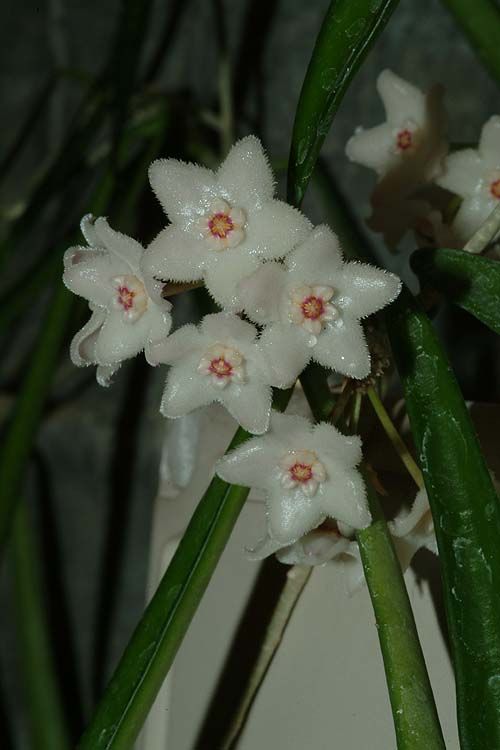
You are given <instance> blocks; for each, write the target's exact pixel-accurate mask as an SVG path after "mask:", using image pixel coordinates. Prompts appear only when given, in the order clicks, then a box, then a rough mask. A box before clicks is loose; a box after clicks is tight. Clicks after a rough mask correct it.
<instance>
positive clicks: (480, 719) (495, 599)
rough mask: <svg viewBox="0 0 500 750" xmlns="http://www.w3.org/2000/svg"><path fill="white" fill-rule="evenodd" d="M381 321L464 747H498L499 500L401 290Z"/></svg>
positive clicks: (441, 361) (456, 398) (442, 368)
mask: <svg viewBox="0 0 500 750" xmlns="http://www.w3.org/2000/svg"><path fill="white" fill-rule="evenodd" d="M386 319H387V325H388V331H389V335H390V339H391V344H392V347H393V351H394V355H395V358H396V364H397V366H398V370H399V373H400V376H401V380H402V382H403V386H404V390H405V395H406V406H407V410H408V415H409V418H410V423H411V430H412V434H413V438H414V441H415V446H416V450H417V453H418V457H419V461H420V466H421V468H422V472H423V475H424V479H425V485H426V489H427V493H428V496H429V501H430V503H431V508H432V514H433V517H434V527H435V531H436V538H437V542H438V546H439V555H440V560H441V568H442V576H443V587H444V596H445V603H446V614H447V620H448V627H449V632H450V638H451V646H452V653H453V663H454V667H455V677H456V684H457V706H458V724H459V731H460V738H461V747H462V750H484V749H485V748H494V747H500V687H499V685H500V596H499V593H498V592H499V591H500V544H499V539H500V504H499V500H498V497H497V494H496V492H495V489H494V487H493V484H492V481H491V478H490V475H489V473H488V467H487V466H486V464H485V461H484V458H483V455H482V453H481V449H480V446H479V442H478V439H477V436H476V434H475V432H474V428H473V425H472V422H471V418H470V415H469V413H468V411H467V407H466V405H465V403H464V400H463V398H462V394H461V393H460V389H459V387H458V384H457V382H456V380H455V378H454V375H453V373H452V370H451V368H450V365H449V363H448V360H447V358H446V355H445V354H444V352H443V350H442V348H441V346H440V344H439V341H438V339H437V337H436V334H435V332H434V330H433V327H432V325H431V322H430V321H429V319H428V317H427V316H426V315H425V313H423V312H422V311H421V310H420V309H419V308H418V306H417V305H416V303H415V301H414V299H413V298H412V295H411V294H410V293H409V292H407V291H406V290H404V291H403V292H402V294H401V295H400V297H399V298H398V300H396V302H395V303H393V304H392V305H391V307H389V308H388V312H387V315H386Z"/></svg>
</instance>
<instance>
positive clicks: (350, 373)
mask: <svg viewBox="0 0 500 750" xmlns="http://www.w3.org/2000/svg"><path fill="white" fill-rule="evenodd" d="M312 356H313V359H315V360H316V362H319V364H320V365H323V367H328V368H330V369H332V370H336V371H337V372H340V373H341V374H342V375H346V376H347V377H350V378H357V379H359V380H360V379H363V378H366V377H367V376H368V375H369V373H370V352H369V350H368V345H367V343H366V339H365V335H364V332H363V329H362V327H361V325H360V324H359V323H358V322H357V321H356V320H350V319H348V318H344V319H343V320H342V321H338V322H337V323H336V324H335V325H332V326H330V328H329V329H328V330H326V331H323V333H322V334H321V336H320V337H319V338H318V343H317V344H316V346H315V347H313V349H312Z"/></svg>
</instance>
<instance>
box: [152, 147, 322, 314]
mask: <svg viewBox="0 0 500 750" xmlns="http://www.w3.org/2000/svg"><path fill="white" fill-rule="evenodd" d="M149 174H150V181H151V185H152V187H153V190H154V191H155V193H156V195H157V197H158V199H159V201H160V203H161V204H162V206H163V208H164V209H165V212H166V213H167V215H168V218H169V219H170V222H171V224H170V225H169V226H168V227H167V228H166V229H164V230H163V231H162V232H160V234H159V235H158V237H157V238H156V239H155V240H154V241H153V242H152V244H151V245H150V247H149V248H148V252H147V257H146V261H145V262H146V267H147V270H148V273H150V274H152V275H153V276H155V277H156V278H160V279H163V280H165V281H166V280H172V281H197V280H200V279H204V281H205V284H206V286H207V288H208V290H209V292H210V293H211V294H212V296H213V297H214V299H215V300H216V302H218V303H219V304H220V305H222V306H223V307H225V308H227V309H231V310H236V309H238V307H239V303H238V299H237V295H236V285H237V284H238V282H239V281H240V280H241V279H242V278H244V277H245V276H248V275H249V274H251V273H252V272H253V271H255V269H256V268H257V267H258V266H259V264H260V263H261V262H262V261H263V260H268V259H270V258H280V257H282V256H284V255H286V254H287V253H288V252H289V251H290V250H291V249H292V247H293V246H294V245H295V244H296V243H297V242H298V241H300V240H302V239H303V238H304V237H305V236H306V235H307V233H308V231H309V229H310V224H309V222H308V220H307V219H306V218H305V217H304V216H303V215H302V214H301V213H300V212H299V211H297V210H296V209H294V208H292V207H291V206H289V205H287V204H286V203H283V202H281V201H277V200H275V199H274V197H273V196H274V177H273V174H272V171H271V168H270V166H269V164H268V161H267V157H266V155H265V153H264V151H263V148H262V145H261V143H260V141H259V140H258V139H257V138H255V137H254V136H248V137H246V138H243V139H242V140H240V141H238V143H236V144H235V145H234V146H233V148H232V149H231V151H230V153H229V155H228V157H227V158H226V160H225V161H224V162H223V163H222V164H221V166H220V167H219V169H218V170H217V172H212V171H211V170H209V169H205V168H203V167H200V166H197V165H193V164H185V163H183V162H180V161H176V160H175V159H159V160H157V161H155V162H154V163H153V164H152V165H151V168H150V173H149Z"/></svg>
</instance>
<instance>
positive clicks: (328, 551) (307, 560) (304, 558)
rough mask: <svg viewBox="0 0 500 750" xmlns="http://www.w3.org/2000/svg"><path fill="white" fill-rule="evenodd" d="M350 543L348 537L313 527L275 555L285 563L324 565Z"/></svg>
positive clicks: (340, 553)
mask: <svg viewBox="0 0 500 750" xmlns="http://www.w3.org/2000/svg"><path fill="white" fill-rule="evenodd" d="M271 544H272V543H270V544H269V548H270V547H271ZM350 544H351V542H350V541H349V539H345V538H344V537H339V536H337V535H336V534H333V533H332V532H330V531H328V530H324V529H323V528H320V529H314V530H313V531H310V532H309V534H306V535H305V536H303V537H301V539H298V540H297V541H296V542H295V544H292V545H291V546H289V547H283V548H281V549H279V550H277V551H276V557H277V558H278V560H279V561H280V562H282V563H285V564H286V565H308V566H313V565H324V564H325V563H327V562H329V561H330V560H334V559H335V558H338V557H340V556H341V555H342V553H343V552H345V550H346V549H347V548H348V547H349V545H350ZM269 554H272V553H269ZM261 559H262V558H261Z"/></svg>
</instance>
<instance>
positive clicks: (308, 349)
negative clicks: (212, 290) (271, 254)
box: [239, 225, 401, 388]
mask: <svg viewBox="0 0 500 750" xmlns="http://www.w3.org/2000/svg"><path fill="white" fill-rule="evenodd" d="M400 288H401V282H400V280H399V279H398V278H397V276H394V275H393V274H391V273H387V272H386V271H381V270H380V269H378V268H375V267H373V266H370V265H366V264H363V263H357V262H351V263H345V262H344V261H343V260H342V254H341V252H340V248H339V244H338V240H337V237H336V236H335V234H334V233H333V232H332V231H331V230H330V229H329V228H328V227H327V226H324V225H323V226H319V227H316V229H314V230H313V231H312V232H311V234H310V235H309V237H308V238H307V239H306V240H305V241H304V242H303V243H302V244H300V245H299V246H298V247H297V248H296V249H295V250H293V251H292V253H290V255H288V256H287V257H286V258H285V262H284V264H281V263H272V262H271V263H266V264H264V265H263V266H261V268H259V269H258V270H257V271H256V272H255V273H254V274H252V276H250V277H248V278H247V279H244V280H243V281H242V282H241V283H240V285H239V296H240V298H241V300H242V302H243V305H244V310H245V312H246V314H247V315H248V317H249V318H250V319H252V320H254V321H255V322H256V323H259V324H261V325H264V326H266V328H265V330H264V332H263V334H262V336H261V340H260V343H261V347H262V349H263V351H264V352H265V354H266V356H267V358H268V361H269V365H270V368H271V370H272V373H273V382H272V384H273V385H275V386H278V387H280V388H286V387H288V386H290V385H291V384H292V383H293V382H294V381H295V380H296V378H297V377H298V375H299V374H300V373H301V372H302V370H303V369H304V367H305V366H306V365H307V363H308V362H309V360H310V359H311V358H312V359H314V360H316V361H317V362H319V363H320V364H321V365H324V366H325V367H328V368H331V369H333V370H336V371H337V372H339V373H342V374H343V375H347V376H349V377H352V378H364V377H366V376H367V375H368V374H369V372H370V354H369V351H368V346H367V344H366V340H365V335H364V332H363V328H362V326H361V324H360V322H359V321H360V319H362V318H365V317H367V316H368V315H371V314H372V313H374V312H376V311H377V310H380V309H382V308H383V307H385V305H388V304H389V303H390V302H392V300H394V299H395V298H396V297H397V295H398V294H399V291H400Z"/></svg>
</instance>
